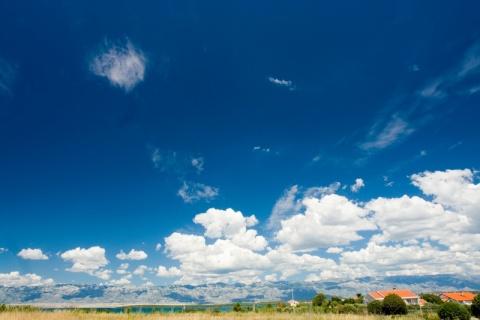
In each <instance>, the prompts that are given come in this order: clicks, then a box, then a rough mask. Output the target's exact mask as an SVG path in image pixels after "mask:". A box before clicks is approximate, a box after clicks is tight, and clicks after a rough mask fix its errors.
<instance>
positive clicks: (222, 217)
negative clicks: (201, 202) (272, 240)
mask: <svg viewBox="0 0 480 320" xmlns="http://www.w3.org/2000/svg"><path fill="white" fill-rule="evenodd" d="M193 221H194V222H195V223H198V224H201V225H202V226H204V227H205V236H206V237H209V238H223V237H224V238H226V239H229V240H231V241H232V243H233V244H236V245H239V246H240V247H242V248H247V249H250V250H254V251H259V250H263V249H265V247H266V245H267V241H266V240H265V238H264V237H262V236H257V231H255V230H252V229H250V230H247V227H252V226H254V225H256V224H257V223H258V220H257V219H256V218H255V216H253V215H252V216H250V217H244V216H243V214H242V213H241V212H240V211H234V210H232V209H227V210H219V209H214V208H210V209H208V210H207V212H205V213H201V214H197V215H196V216H195V218H194V219H193Z"/></svg>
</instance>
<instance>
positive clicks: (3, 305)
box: [0, 303, 7, 312]
mask: <svg viewBox="0 0 480 320" xmlns="http://www.w3.org/2000/svg"><path fill="white" fill-rule="evenodd" d="M4 311H7V306H6V305H5V304H3V303H0V312H4Z"/></svg>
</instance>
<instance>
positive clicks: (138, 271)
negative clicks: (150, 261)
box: [133, 265, 152, 276]
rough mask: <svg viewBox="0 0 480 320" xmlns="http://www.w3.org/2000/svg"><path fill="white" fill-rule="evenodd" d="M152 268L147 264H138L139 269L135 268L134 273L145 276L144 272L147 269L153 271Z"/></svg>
mask: <svg viewBox="0 0 480 320" xmlns="http://www.w3.org/2000/svg"><path fill="white" fill-rule="evenodd" d="M151 270H152V269H151V268H149V267H147V266H145V265H141V266H138V267H137V269H135V270H134V271H133V274H134V275H136V276H143V274H144V273H145V271H151Z"/></svg>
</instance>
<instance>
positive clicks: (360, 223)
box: [276, 194, 376, 251]
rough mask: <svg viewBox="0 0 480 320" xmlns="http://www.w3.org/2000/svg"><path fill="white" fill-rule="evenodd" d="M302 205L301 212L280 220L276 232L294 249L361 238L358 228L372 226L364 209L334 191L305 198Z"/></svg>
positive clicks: (342, 243)
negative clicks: (329, 193)
mask: <svg viewBox="0 0 480 320" xmlns="http://www.w3.org/2000/svg"><path fill="white" fill-rule="evenodd" d="M303 205H304V206H305V214H297V215H295V216H293V217H291V218H289V219H287V220H283V221H282V229H281V230H280V231H278V233H277V236H276V239H277V240H278V241H280V242H282V243H284V244H285V245H286V246H287V247H288V248H290V249H292V250H295V251H301V250H316V249H319V248H328V247H331V246H339V245H347V244H349V243H351V242H353V241H357V240H361V239H362V236H360V235H359V234H358V231H364V230H375V229H376V226H375V224H374V223H373V222H372V221H371V219H370V218H368V217H367V216H368V211H367V210H365V209H363V208H361V207H359V206H358V205H356V204H354V203H353V202H351V201H349V200H348V199H347V198H345V197H342V196H339V195H336V194H331V195H326V196H324V197H322V198H321V199H318V198H305V199H304V200H303Z"/></svg>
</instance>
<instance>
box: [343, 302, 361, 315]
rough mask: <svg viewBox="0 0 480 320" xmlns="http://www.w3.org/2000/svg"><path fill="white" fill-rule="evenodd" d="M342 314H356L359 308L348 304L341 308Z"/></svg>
mask: <svg viewBox="0 0 480 320" xmlns="http://www.w3.org/2000/svg"><path fill="white" fill-rule="evenodd" d="M339 312H340V313H348V314H356V313H357V308H355V306H354V305H353V304H346V305H343V306H341V307H340V310H339Z"/></svg>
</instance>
